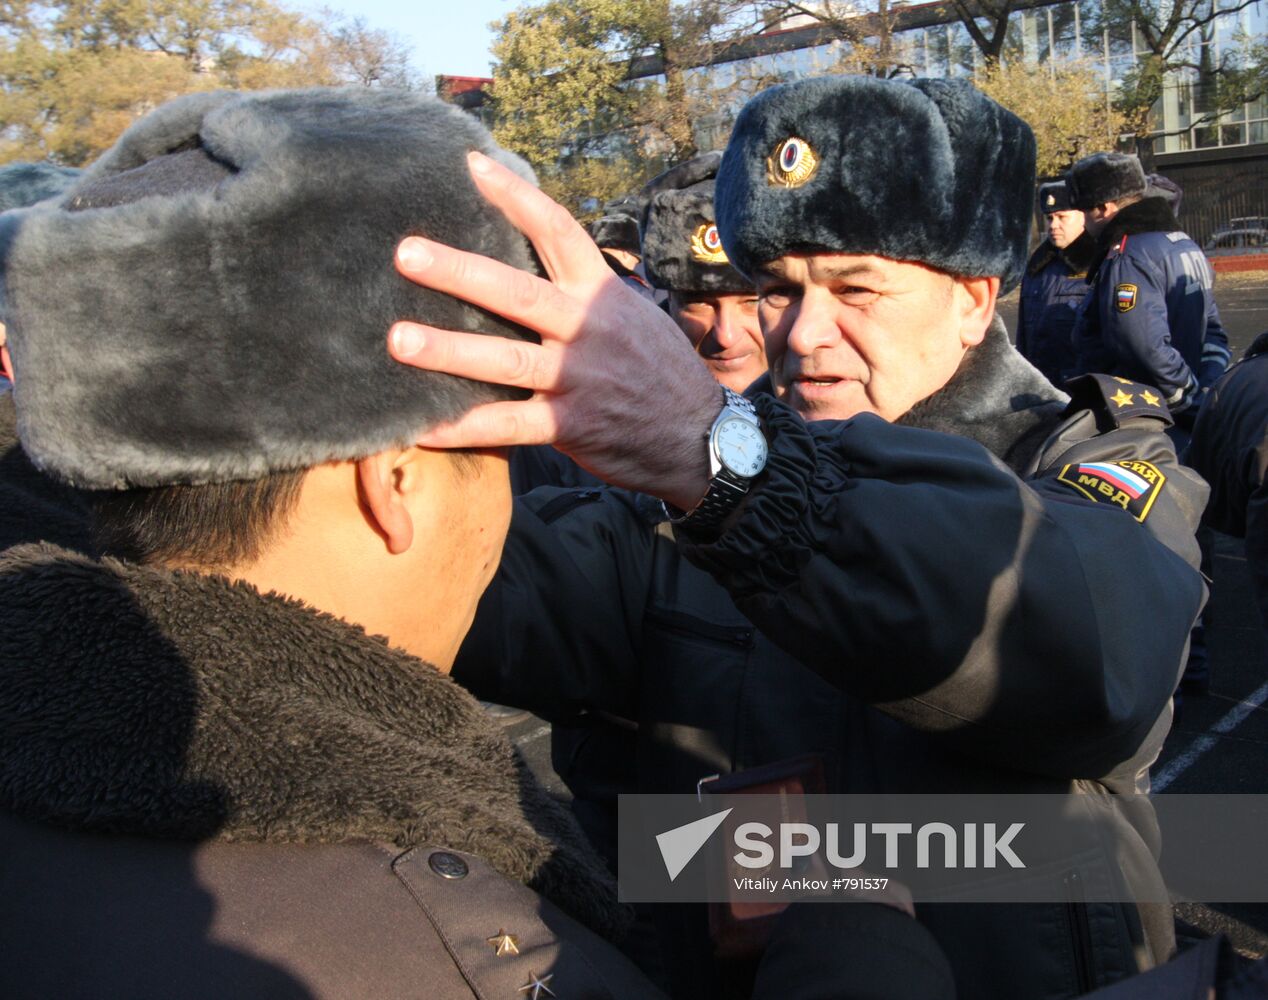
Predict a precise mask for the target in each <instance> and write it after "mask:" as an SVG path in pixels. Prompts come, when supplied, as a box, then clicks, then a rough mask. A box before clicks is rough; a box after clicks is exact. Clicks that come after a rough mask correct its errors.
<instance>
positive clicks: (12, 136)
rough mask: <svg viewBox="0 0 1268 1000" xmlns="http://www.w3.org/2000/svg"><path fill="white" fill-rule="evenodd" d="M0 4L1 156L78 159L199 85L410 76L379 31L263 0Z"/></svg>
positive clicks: (400, 52) (407, 81)
mask: <svg viewBox="0 0 1268 1000" xmlns="http://www.w3.org/2000/svg"><path fill="white" fill-rule="evenodd" d="M0 13H2V15H3V16H2V17H0V162H7V161H11V160H44V159H48V160H54V161H56V162H60V163H65V164H69V165H72V166H79V165H82V164H84V163H86V162H88V161H90V160H91V159H93V158H94V157H96V156H97V155H98V154H99V153H101V152H102V151H103V150H105V149H107V148H108V147H109V146H110V145H112V144H113V143H114V141H115V140H116V139H117V138H118V136H119V134H120V133H121V132H122V131H123V130H124V129H125V128H127V126H128V125H129V124H131V123H132V122H133V121H135V120H136V118H138V117H139V116H140V115H142V114H144V113H145V112H147V111H149V110H151V109H152V108H154V107H156V106H157V105H159V104H161V103H163V102H164V101H166V100H169V99H170V98H173V97H176V96H179V95H181V94H186V93H191V92H194V91H198V90H210V89H215V88H223V87H232V88H240V89H258V88H262V87H287V86H308V85H334V84H353V83H355V84H364V85H367V86H376V85H392V86H410V85H415V84H416V83H417V78H416V76H415V75H414V73H413V71H412V70H411V68H410V67H409V63H408V58H407V53H406V51H405V49H404V47H403V46H402V44H401V43H400V42H399V41H398V40H396V39H395V38H393V37H392V36H390V35H388V34H387V33H386V32H380V31H375V30H373V29H370V28H369V27H368V26H367V25H366V24H365V22H364V21H362V20H358V19H353V20H348V19H346V18H341V17H339V16H337V15H334V14H332V13H330V12H328V11H326V12H323V13H322V14H321V15H319V16H317V17H309V16H306V15H302V14H299V13H296V12H294V11H291V10H288V9H286V8H283V7H280V6H277V5H275V4H273V3H271V2H269V0H57V2H54V3H41V4H37V3H31V2H26V0H5V2H4V4H3V7H0Z"/></svg>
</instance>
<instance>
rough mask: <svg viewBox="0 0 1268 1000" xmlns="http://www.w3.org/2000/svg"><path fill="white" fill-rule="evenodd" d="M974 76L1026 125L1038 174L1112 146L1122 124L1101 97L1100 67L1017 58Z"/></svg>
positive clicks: (1063, 167)
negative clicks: (1040, 63)
mask: <svg viewBox="0 0 1268 1000" xmlns="http://www.w3.org/2000/svg"><path fill="white" fill-rule="evenodd" d="M975 82H976V85H977V87H978V89H979V90H981V91H982V92H983V93H985V94H986V95H987V96H988V97H990V98H992V99H994V100H996V101H998V102H999V103H1000V104H1002V105H1003V106H1004V107H1006V108H1008V110H1010V111H1011V112H1013V114H1015V115H1017V117H1018V118H1021V119H1022V120H1023V121H1025V122H1026V123H1027V124H1028V125H1029V126H1030V127H1031V130H1032V131H1033V132H1034V133H1035V141H1036V144H1037V146H1038V156H1037V161H1036V172H1037V173H1038V175H1039V176H1040V177H1056V176H1057V175H1059V174H1061V173H1062V172H1064V171H1065V170H1067V169H1068V168H1069V167H1070V166H1071V164H1073V163H1074V162H1075V161H1076V160H1079V159H1082V158H1083V157H1084V156H1088V155H1090V154H1091V153H1095V152H1097V151H1099V150H1104V149H1113V148H1114V146H1115V144H1116V142H1117V141H1118V136H1119V135H1120V134H1121V133H1122V132H1123V131H1124V130H1125V129H1126V128H1127V119H1126V118H1125V116H1124V115H1123V113H1122V112H1121V111H1119V110H1118V109H1117V108H1115V107H1113V106H1112V105H1111V104H1109V103H1108V102H1107V101H1106V99H1105V87H1104V81H1103V79H1102V77H1101V75H1100V72H1099V70H1098V69H1097V68H1096V67H1094V66H1092V65H1089V64H1088V63H1086V62H1080V61H1074V62H1068V63H1061V64H1049V65H1047V66H1044V67H1036V66H1032V65H1026V64H1025V63H1023V62H1021V61H1020V60H1017V61H1009V62H1004V63H997V64H996V65H994V66H988V67H986V68H985V69H984V70H983V71H982V72H980V73H979V74H978V77H977V80H976V81H975Z"/></svg>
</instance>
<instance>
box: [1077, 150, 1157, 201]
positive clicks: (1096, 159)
mask: <svg viewBox="0 0 1268 1000" xmlns="http://www.w3.org/2000/svg"><path fill="white" fill-rule="evenodd" d="M1066 183H1067V184H1068V185H1069V187H1070V203H1071V204H1072V205H1073V206H1074V207H1075V208H1077V209H1080V210H1082V211H1084V212H1086V211H1087V210H1088V209H1089V208H1095V207H1096V206H1097V205H1104V204H1105V203H1106V202H1110V201H1122V200H1123V199H1124V198H1134V197H1139V196H1141V195H1143V194H1144V193H1145V189H1146V188H1147V187H1148V181H1146V179H1145V171H1144V169H1143V168H1142V167H1141V165H1140V159H1139V157H1137V156H1134V155H1133V154H1131V153H1093V154H1092V155H1091V156H1085V157H1084V158H1083V159H1081V160H1080V161H1079V162H1078V163H1076V164H1075V165H1074V166H1072V167H1071V168H1070V173H1069V174H1068V175H1067V177H1066Z"/></svg>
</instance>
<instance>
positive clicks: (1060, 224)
mask: <svg viewBox="0 0 1268 1000" xmlns="http://www.w3.org/2000/svg"><path fill="white" fill-rule="evenodd" d="M1039 208H1040V211H1042V212H1043V216H1044V227H1045V229H1046V230H1047V233H1048V236H1047V238H1046V239H1045V240H1044V241H1043V242H1042V243H1040V244H1039V246H1038V247H1036V248H1035V252H1034V253H1032V254H1031V255H1030V260H1029V261H1027V262H1026V273H1025V274H1024V275H1023V276H1022V279H1021V302H1020V306H1019V308H1018V311H1017V350H1018V351H1020V352H1021V354H1022V356H1023V357H1024V358H1025V359H1026V360H1027V361H1029V362H1030V363H1031V364H1032V365H1034V366H1035V367H1036V368H1038V369H1039V370H1040V371H1041V372H1043V374H1044V377H1045V378H1047V379H1048V381H1049V382H1051V383H1052V384H1053V385H1055V386H1058V387H1060V386H1061V384H1062V382H1063V380H1064V377H1065V375H1066V374H1067V373H1068V372H1070V371H1072V370H1073V368H1074V342H1073V340H1072V338H1071V335H1072V334H1073V332H1074V323H1075V320H1076V319H1077V318H1078V315H1079V306H1080V305H1081V304H1082V302H1083V299H1084V296H1086V295H1087V277H1088V266H1089V265H1090V264H1091V263H1092V260H1093V258H1094V257H1095V256H1096V241H1095V240H1094V239H1092V237H1091V236H1090V235H1089V234H1088V233H1087V231H1086V230H1085V229H1084V226H1083V213H1082V212H1080V211H1079V210H1078V209H1077V208H1075V207H1073V206H1072V205H1071V204H1070V192H1069V189H1068V188H1067V187H1066V184H1065V181H1064V180H1061V181H1052V182H1050V183H1048V184H1041V185H1040V186H1039Z"/></svg>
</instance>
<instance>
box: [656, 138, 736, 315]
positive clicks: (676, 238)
mask: <svg viewBox="0 0 1268 1000" xmlns="http://www.w3.org/2000/svg"><path fill="white" fill-rule="evenodd" d="M721 161H722V154H721V153H717V152H714V153H705V154H704V155H703V156H697V157H695V158H693V159H690V160H687V161H685V162H683V163H680V164H678V165H677V166H675V167H671V168H670V169H669V170H667V171H665V172H664V173H663V174H661V175H660V176H659V177H656V178H653V179H652V180H651V181H649V182H648V183H647V186H646V187H645V188H644V189H643V192H644V195H645V196H646V198H647V207H646V209H645V210H644V213H643V266H644V268H646V270H647V277H648V280H649V281H651V283H652V284H653V285H655V286H656V287H657V288H663V289H666V290H668V291H676V292H717V293H721V294H724V295H726V294H737V293H744V292H750V293H751V292H752V291H753V282H751V281H749V279H748V278H746V277H744V275H742V274H740V273H739V272H738V271H737V270H735V268H733V267H732V266H731V262H730V261H729V260H727V256H726V252H725V251H724V250H723V249H722V242H721V240H720V239H719V238H718V227H717V222H716V220H715V218H714V214H713V187H714V180H713V179H714V177H715V176H716V175H717V172H718V164H719V163H720V162H721Z"/></svg>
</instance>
